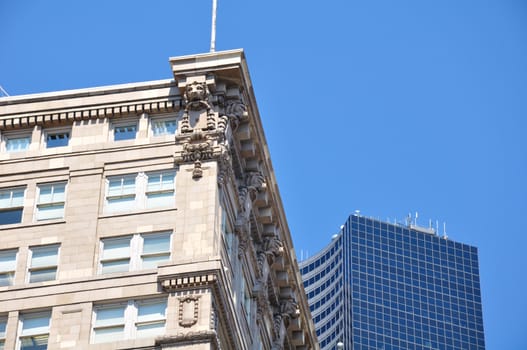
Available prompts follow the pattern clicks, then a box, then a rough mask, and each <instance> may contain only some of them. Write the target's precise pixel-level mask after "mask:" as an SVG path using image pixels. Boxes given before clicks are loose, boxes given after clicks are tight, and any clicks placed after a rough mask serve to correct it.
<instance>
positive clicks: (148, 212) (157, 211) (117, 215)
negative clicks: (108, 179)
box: [98, 207, 177, 219]
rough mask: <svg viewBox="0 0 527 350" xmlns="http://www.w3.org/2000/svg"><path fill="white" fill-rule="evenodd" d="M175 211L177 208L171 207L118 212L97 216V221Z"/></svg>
mask: <svg viewBox="0 0 527 350" xmlns="http://www.w3.org/2000/svg"><path fill="white" fill-rule="evenodd" d="M176 210H177V208H174V207H171V208H156V209H142V210H133V211H127V212H120V213H107V214H102V215H99V217H98V219H107V218H115V217H122V216H133V215H142V214H152V213H163V212H170V211H176Z"/></svg>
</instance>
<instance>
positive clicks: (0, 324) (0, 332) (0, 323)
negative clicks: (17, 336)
mask: <svg viewBox="0 0 527 350" xmlns="http://www.w3.org/2000/svg"><path fill="white" fill-rule="evenodd" d="M6 326H7V321H6V320H5V319H3V320H0V338H5V328H6Z"/></svg>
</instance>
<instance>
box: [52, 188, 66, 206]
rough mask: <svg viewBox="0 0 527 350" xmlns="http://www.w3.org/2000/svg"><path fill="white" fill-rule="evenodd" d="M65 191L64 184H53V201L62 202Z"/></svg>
mask: <svg viewBox="0 0 527 350" xmlns="http://www.w3.org/2000/svg"><path fill="white" fill-rule="evenodd" d="M65 192H66V184H54V185H53V202H64V198H65V197H64V194H65Z"/></svg>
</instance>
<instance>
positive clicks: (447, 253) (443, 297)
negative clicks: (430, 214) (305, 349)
mask: <svg viewBox="0 0 527 350" xmlns="http://www.w3.org/2000/svg"><path fill="white" fill-rule="evenodd" d="M426 231H427V230H423V229H419V228H415V227H407V226H403V225H396V224H390V223H386V222H381V221H378V220H375V219H371V218H366V217H362V216H358V215H352V216H350V217H349V219H348V221H347V222H346V225H345V226H344V227H343V229H342V232H341V233H340V235H338V237H335V238H334V239H333V241H332V242H331V243H330V244H329V245H328V246H327V247H326V248H325V249H324V250H323V251H321V252H320V253H319V254H317V255H315V256H313V257H312V258H310V259H308V260H306V261H303V262H301V263H300V268H301V273H302V276H303V277H302V278H303V280H304V287H305V290H306V293H307V294H308V300H309V304H310V307H311V313H312V316H313V318H314V322H315V327H316V329H317V335H318V338H319V342H320V345H321V349H336V348H337V342H339V341H341V342H343V343H344V349H353V350H373V349H375V350H377V349H383V350H399V349H400V350H402V349H405V350H407V349H416V350H421V349H441V350H458V349H476V350H484V349H485V341H484V334H483V318H482V310H481V290H480V282H479V265H478V254H477V249H476V248H475V247H472V246H469V245H466V244H462V243H458V242H454V241H452V240H450V239H445V238H442V237H439V236H437V235H435V234H433V233H430V232H426Z"/></svg>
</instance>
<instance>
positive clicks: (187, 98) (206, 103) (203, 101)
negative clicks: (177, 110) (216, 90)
mask: <svg viewBox="0 0 527 350" xmlns="http://www.w3.org/2000/svg"><path fill="white" fill-rule="evenodd" d="M183 98H184V103H185V110H184V113H183V117H182V119H181V132H182V133H189V132H192V131H194V130H193V129H192V127H191V125H190V113H189V111H201V110H203V109H205V110H206V112H207V127H206V128H205V130H214V129H215V127H216V120H215V119H216V118H215V114H214V110H213V108H212V102H211V95H210V92H209V88H208V87H207V84H206V83H199V82H197V81H194V82H192V83H190V84H187V86H186V87H185V93H184V95H183Z"/></svg>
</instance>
